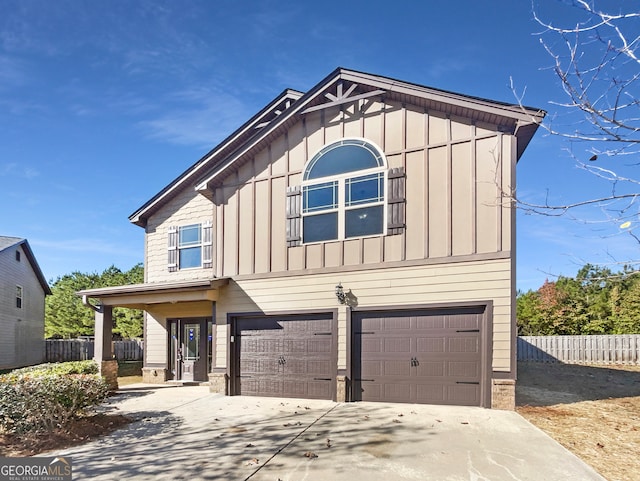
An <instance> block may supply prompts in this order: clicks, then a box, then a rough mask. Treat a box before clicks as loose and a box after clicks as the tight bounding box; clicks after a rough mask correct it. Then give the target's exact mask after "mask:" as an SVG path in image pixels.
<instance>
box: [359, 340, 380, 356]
mask: <svg viewBox="0 0 640 481" xmlns="http://www.w3.org/2000/svg"><path fill="white" fill-rule="evenodd" d="M360 350H361V351H362V352H372V353H374V352H384V339H371V338H366V339H365V338H362V340H361V344H360Z"/></svg>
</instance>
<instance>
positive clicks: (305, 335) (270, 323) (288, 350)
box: [236, 314, 337, 399]
mask: <svg viewBox="0 0 640 481" xmlns="http://www.w3.org/2000/svg"><path fill="white" fill-rule="evenodd" d="M333 323H334V321H333V317H332V316H330V315H328V314H323V315H310V316H306V315H305V316H302V315H300V316H279V317H277V316H256V317H251V318H241V319H238V320H237V321H236V334H237V339H236V342H237V347H236V349H237V351H236V352H237V355H238V356H239V359H238V361H237V364H236V366H238V367H237V369H238V372H237V374H236V377H237V379H238V383H237V385H236V393H237V394H243V395H256V396H275V397H303V398H320V399H332V398H333V391H334V389H335V376H336V364H337V353H336V348H335V342H334V341H335V339H334V336H333ZM263 327H264V328H263Z"/></svg>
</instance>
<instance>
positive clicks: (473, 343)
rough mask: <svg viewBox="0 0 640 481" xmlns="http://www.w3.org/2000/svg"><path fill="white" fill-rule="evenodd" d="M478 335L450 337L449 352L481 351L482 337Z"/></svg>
mask: <svg viewBox="0 0 640 481" xmlns="http://www.w3.org/2000/svg"><path fill="white" fill-rule="evenodd" d="M478 337H479V336H477V335H476V336H474V337H468V336H465V337H458V338H449V345H448V346H447V347H448V350H449V352H463V353H474V354H475V353H479V352H480V339H479V338H478Z"/></svg>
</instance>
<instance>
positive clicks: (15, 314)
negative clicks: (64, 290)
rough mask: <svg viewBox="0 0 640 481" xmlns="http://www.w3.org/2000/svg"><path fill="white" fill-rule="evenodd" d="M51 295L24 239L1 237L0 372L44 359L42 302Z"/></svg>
mask: <svg viewBox="0 0 640 481" xmlns="http://www.w3.org/2000/svg"><path fill="white" fill-rule="evenodd" d="M48 294H51V289H50V288H49V284H48V283H47V281H46V279H45V277H44V275H43V274H42V271H41V270H40V266H39V265H38V262H37V261H36V258H35V256H34V255H33V251H32V250H31V247H30V246H29V242H27V240H26V239H22V238H20V237H7V236H0V369H11V368H16V367H23V366H31V365H33V364H39V363H41V362H42V361H43V360H44V347H45V346H44V300H45V296H47V295H48Z"/></svg>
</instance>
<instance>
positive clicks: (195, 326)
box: [168, 318, 210, 381]
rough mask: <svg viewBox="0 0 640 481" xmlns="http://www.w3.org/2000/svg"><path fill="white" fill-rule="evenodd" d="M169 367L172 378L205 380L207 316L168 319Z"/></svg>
mask: <svg viewBox="0 0 640 481" xmlns="http://www.w3.org/2000/svg"><path fill="white" fill-rule="evenodd" d="M168 322H169V341H170V342H169V350H170V352H169V369H170V370H171V373H172V377H173V379H174V380H179V381H206V380H207V366H208V358H209V354H208V353H209V351H210V346H209V342H208V341H209V332H208V326H209V325H210V322H209V319H207V318H191V319H169V321H168Z"/></svg>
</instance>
